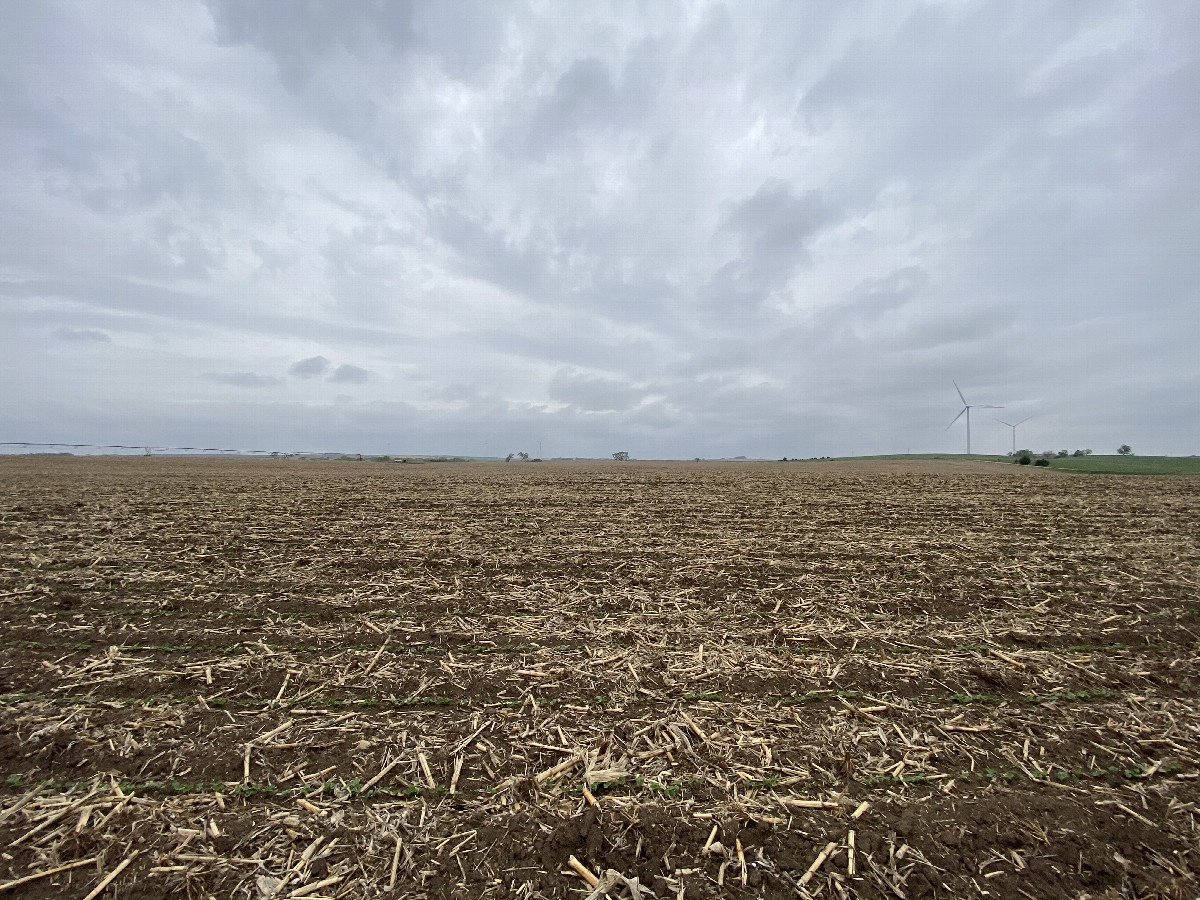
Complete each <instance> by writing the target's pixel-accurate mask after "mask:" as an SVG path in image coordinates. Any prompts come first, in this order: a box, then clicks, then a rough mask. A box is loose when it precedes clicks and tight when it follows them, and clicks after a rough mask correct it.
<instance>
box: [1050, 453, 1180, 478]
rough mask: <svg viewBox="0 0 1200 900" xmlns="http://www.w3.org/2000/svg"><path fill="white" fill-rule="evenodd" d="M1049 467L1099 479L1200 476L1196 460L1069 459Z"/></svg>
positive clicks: (1141, 457) (1053, 463) (1081, 457)
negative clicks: (1081, 473)
mask: <svg viewBox="0 0 1200 900" xmlns="http://www.w3.org/2000/svg"><path fill="white" fill-rule="evenodd" d="M1050 466H1051V468H1054V469H1059V470H1061V471H1063V472H1089V473H1093V474H1097V475H1200V457H1196V456H1069V457H1067V458H1066V459H1052V460H1050Z"/></svg>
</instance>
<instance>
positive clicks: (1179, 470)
mask: <svg viewBox="0 0 1200 900" xmlns="http://www.w3.org/2000/svg"><path fill="white" fill-rule="evenodd" d="M907 459H942V460H946V461H949V462H954V461H958V462H967V461H970V462H999V463H1009V464H1012V465H1016V463H1015V462H1013V459H1012V457H1010V456H991V455H988V454H983V453H972V454H970V455H967V454H966V453H893V454H891V455H889V456H839V457H833V458H831V459H830V461H831V462H850V461H854V460H907ZM1050 467H1051V468H1053V469H1057V470H1058V471H1060V472H1085V473H1089V474H1094V475H1200V457H1197V456H1069V457H1067V458H1066V459H1052V460H1050Z"/></svg>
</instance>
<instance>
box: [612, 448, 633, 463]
mask: <svg viewBox="0 0 1200 900" xmlns="http://www.w3.org/2000/svg"><path fill="white" fill-rule="evenodd" d="M612 457H613V459H615V460H616V461H617V462H625V460H627V459H629V451H628V450H618V451H617V452H616V453H614V454H613V455H612Z"/></svg>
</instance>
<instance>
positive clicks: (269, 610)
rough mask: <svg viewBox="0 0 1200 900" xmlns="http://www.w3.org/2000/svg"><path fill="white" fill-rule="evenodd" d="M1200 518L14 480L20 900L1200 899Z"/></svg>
mask: <svg viewBox="0 0 1200 900" xmlns="http://www.w3.org/2000/svg"><path fill="white" fill-rule="evenodd" d="M1198 563H1200V479H1195V478H1167V477H1162V478H1159V477H1128V476H1064V475H1060V474H1056V473H1053V472H1045V471H1031V470H1028V469H1020V468H1018V467H1016V466H1004V465H998V464H995V465H992V464H974V465H962V466H958V465H956V464H954V463H920V462H911V463H907V464H903V465H887V464H877V465H868V464H860V465H854V464H840V463H810V464H796V463H788V464H782V463H780V464H750V463H746V464H700V463H697V464H684V463H674V464H665V463H663V464H659V463H648V462H634V463H624V464H616V463H612V464H604V463H591V464H585V463H542V464H535V463H528V464H517V463H512V464H508V465H505V464H459V465H440V464H437V465H435V464H429V465H412V464H410V465H401V464H385V463H369V462H367V463H348V462H340V463H334V462H328V463H318V462H295V461H268V460H236V459H233V460H230V459H226V460H216V459H184V458H150V459H143V458H136V459H135V458H92V459H86V458H66V457H64V458H55V457H5V458H0V622H2V623H3V627H2V631H0V635H2V642H3V656H2V659H0V779H4V778H6V779H7V780H6V781H4V782H3V786H2V787H0V847H4V848H5V849H4V850H3V852H2V854H0V890H5V889H7V890H6V894H5V896H12V897H59V896H63V897H76V898H83V897H91V896H92V893H91V892H93V891H94V889H96V888H98V887H100V888H102V892H101V895H102V896H109V897H131V898H149V897H195V898H202V897H209V896H213V897H248V898H268V897H273V898H280V900H282V898H293V897H294V898H309V900H317V898H321V897H340V898H349V897H354V898H358V897H368V898H369V897H400V896H407V897H425V896H428V897H452V896H454V897H498V898H500V897H509V898H514V897H515V898H533V897H569V896H571V897H584V896H587V895H589V894H590V895H592V896H593V897H597V898H598V897H601V896H603V895H604V894H605V893H607V894H608V896H610V897H613V898H618V897H633V898H646V897H659V898H676V897H715V896H729V897H749V896H766V897H794V896H807V895H812V896H824V897H871V898H895V897H899V898H917V897H977V896H990V897H1014V898H1016V897H1029V898H1043V897H1072V898H1083V897H1085V896H1091V897H1093V898H1098V897H1113V898H1118V897H1121V898H1129V897H1172V898H1175V897H1179V898H1183V897H1189V898H1190V897H1195V896H1197V894H1198V892H1200V883H1198V882H1197V879H1196V875H1197V872H1198V871H1200V856H1198V854H1200V831H1198V830H1197V822H1196V811H1197V807H1196V803H1197V800H1200V788H1198V784H1197V779H1198V778H1200V765H1198V763H1200V709H1198V707H1197V702H1198V699H1200V698H1198V695H1197V688H1198V687H1200V677H1198V676H1200V671H1198V666H1200V663H1198V661H1197V650H1198V649H1200V608H1198V606H1197V599H1198V594H1200V589H1198V579H1200V574H1198V573H1200V565H1198Z"/></svg>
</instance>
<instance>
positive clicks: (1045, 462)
mask: <svg viewBox="0 0 1200 900" xmlns="http://www.w3.org/2000/svg"><path fill="white" fill-rule="evenodd" d="M1034 465H1035V466H1048V465H1050V460H1048V459H1046V458H1045V457H1042V458H1041V459H1039V460H1038V461H1037V462H1035V463H1034Z"/></svg>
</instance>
